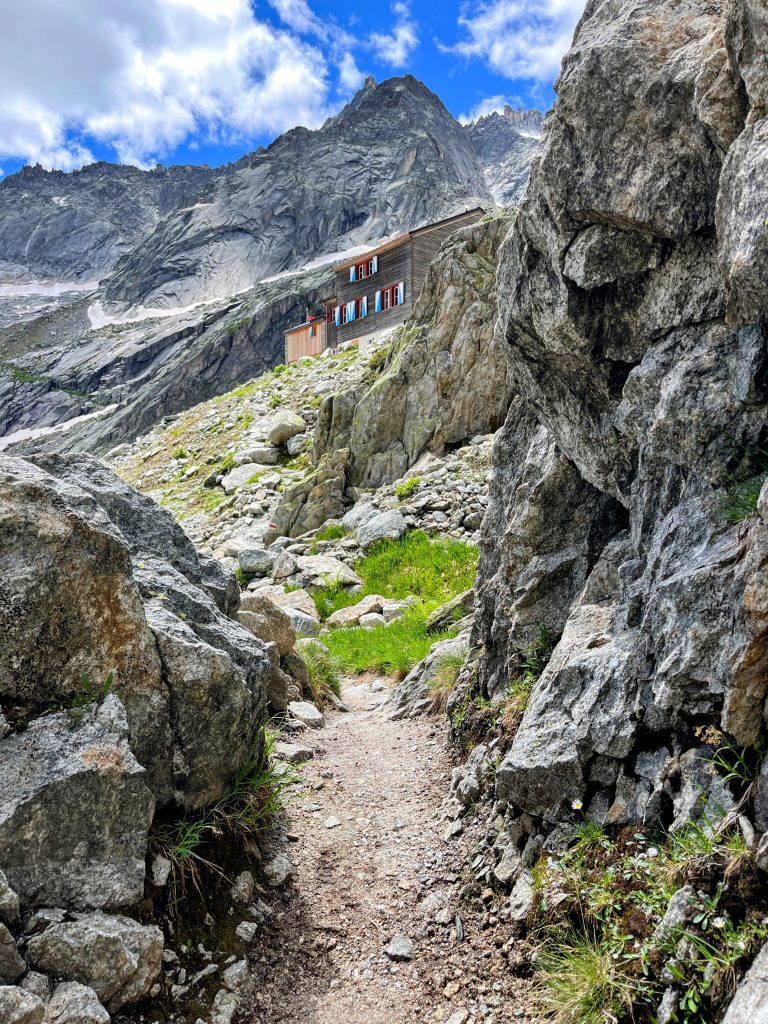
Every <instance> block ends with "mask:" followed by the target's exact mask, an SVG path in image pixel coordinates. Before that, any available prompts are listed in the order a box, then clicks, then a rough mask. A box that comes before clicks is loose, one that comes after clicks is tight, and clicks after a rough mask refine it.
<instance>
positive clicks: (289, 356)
mask: <svg viewBox="0 0 768 1024" xmlns="http://www.w3.org/2000/svg"><path fill="white" fill-rule="evenodd" d="M326 348H327V342H326V324H325V320H324V319H323V318H322V317H318V318H316V319H315V320H308V321H307V322H306V323H304V324H300V325H299V326H298V327H292V328H291V330H290V331H286V332H285V361H286V363H295V362H296V360H297V359H303V358H304V356H319V355H320V353H321V352H323V351H324V350H325V349H326Z"/></svg>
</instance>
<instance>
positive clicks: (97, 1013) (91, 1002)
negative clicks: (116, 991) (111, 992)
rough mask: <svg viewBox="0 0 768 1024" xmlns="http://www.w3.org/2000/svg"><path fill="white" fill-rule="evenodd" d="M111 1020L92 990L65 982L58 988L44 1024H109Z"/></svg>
mask: <svg viewBox="0 0 768 1024" xmlns="http://www.w3.org/2000/svg"><path fill="white" fill-rule="evenodd" d="M110 1020H111V1017H110V1016H109V1013H108V1012H107V1011H106V1010H105V1009H104V1007H103V1006H102V1005H101V1003H100V1002H99V997H98V996H97V995H96V993H95V992H94V991H93V989H92V988H89V987H88V986H87V985H80V984H78V982H76V981H65V982H63V983H62V984H61V985H57V986H56V989H55V990H54V993H53V995H52V996H51V999H50V1002H49V1003H48V1005H47V1006H46V1008H45V1022H44V1024H109V1022H110Z"/></svg>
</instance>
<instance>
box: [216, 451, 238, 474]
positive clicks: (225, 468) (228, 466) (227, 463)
mask: <svg viewBox="0 0 768 1024" xmlns="http://www.w3.org/2000/svg"><path fill="white" fill-rule="evenodd" d="M234 468H235V453H234V452H227V454H226V455H225V456H224V458H223V459H222V460H221V462H220V463H219V472H220V473H231V472H232V470H233V469H234Z"/></svg>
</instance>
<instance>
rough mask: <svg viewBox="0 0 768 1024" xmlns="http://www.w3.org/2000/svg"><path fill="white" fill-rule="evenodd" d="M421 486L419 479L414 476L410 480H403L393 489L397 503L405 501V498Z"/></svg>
mask: <svg viewBox="0 0 768 1024" xmlns="http://www.w3.org/2000/svg"><path fill="white" fill-rule="evenodd" d="M420 486H421V477H420V476H414V477H411V479H410V480H404V481H403V482H402V483H401V484H397V486H396V487H395V497H396V498H397V499H398V500H399V501H405V500H406V499H407V498H410V496H411V495H412V494H413V492H414V491H417V490H418V489H419V487H420Z"/></svg>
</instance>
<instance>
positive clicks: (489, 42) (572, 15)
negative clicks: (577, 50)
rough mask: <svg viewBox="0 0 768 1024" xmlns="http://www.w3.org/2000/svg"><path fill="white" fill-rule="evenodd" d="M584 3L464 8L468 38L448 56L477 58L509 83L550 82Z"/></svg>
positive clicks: (505, 0) (542, 0)
mask: <svg viewBox="0 0 768 1024" xmlns="http://www.w3.org/2000/svg"><path fill="white" fill-rule="evenodd" d="M584 3H585V0H487V2H485V3H481V4H479V5H478V4H473V5H472V6H471V7H469V6H465V8H464V11H463V13H462V15H461V17H460V18H459V25H460V26H461V27H462V28H463V29H464V30H465V31H466V38H464V39H462V40H460V41H459V42H458V43H457V44H456V45H455V46H451V47H445V46H443V47H441V49H443V50H444V51H447V52H451V53H458V54H460V55H461V56H464V57H477V58H480V59H482V60H484V61H486V63H487V64H489V65H490V67H491V69H492V70H493V71H495V72H497V73H498V74H501V75H505V76H506V77H508V78H533V79H536V80H538V81H546V82H551V81H552V80H553V79H554V78H555V76H556V75H557V72H558V70H559V68H560V61H561V59H562V57H563V54H564V53H565V52H566V51H567V50H568V48H569V47H570V45H571V40H572V38H573V30H574V28H575V27H576V23H577V21H578V20H579V18H580V17H581V15H582V13H583V11H584Z"/></svg>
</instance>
